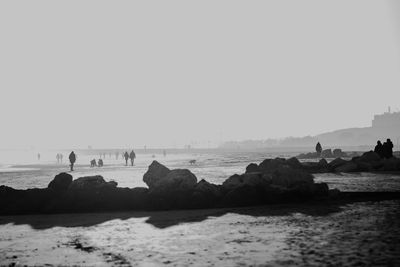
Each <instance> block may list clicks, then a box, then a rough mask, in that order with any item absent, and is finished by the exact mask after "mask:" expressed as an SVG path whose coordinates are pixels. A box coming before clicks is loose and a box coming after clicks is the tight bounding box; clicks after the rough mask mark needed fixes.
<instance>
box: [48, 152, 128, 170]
mask: <svg viewBox="0 0 400 267" xmlns="http://www.w3.org/2000/svg"><path fill="white" fill-rule="evenodd" d="M60 155H61V154H57V156H56V158H57V162H59V161H60V160H61V161H62V155H61V157H60ZM76 158H77V157H76V155H75V152H74V151H72V152H71V153H70V154H69V162H70V168H71V171H73V170H74V164H75V162H76ZM124 158H125V165H126V166H128V160H129V159H130V160H131V165H132V166H133V164H134V162H135V158H136V154H135V152H134V151H133V150H132V151H131V152H130V153H128V151H125V153H124ZM103 165H104V162H103V159H101V158H100V159H99V160H98V161H97V162H96V159H92V160H91V161H90V167H95V166H99V167H103Z"/></svg>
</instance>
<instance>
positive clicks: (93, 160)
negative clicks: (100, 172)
mask: <svg viewBox="0 0 400 267" xmlns="http://www.w3.org/2000/svg"><path fill="white" fill-rule="evenodd" d="M95 166H97V163H96V160H95V159H92V160H91V161H90V167H95Z"/></svg>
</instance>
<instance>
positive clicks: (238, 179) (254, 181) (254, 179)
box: [221, 173, 272, 192]
mask: <svg viewBox="0 0 400 267" xmlns="http://www.w3.org/2000/svg"><path fill="white" fill-rule="evenodd" d="M271 182H272V178H271V175H270V174H261V173H245V174H242V175H238V174H234V175H232V176H231V177H229V178H228V179H226V180H225V181H224V182H223V183H222V186H221V187H222V189H223V190H224V191H225V192H228V191H231V190H233V189H234V188H237V187H240V186H243V185H250V186H256V187H261V188H263V187H265V186H267V185H269V184H271Z"/></svg>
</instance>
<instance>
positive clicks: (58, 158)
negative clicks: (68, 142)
mask: <svg viewBox="0 0 400 267" xmlns="http://www.w3.org/2000/svg"><path fill="white" fill-rule="evenodd" d="M56 159H57V164H60V154H59V153H57V155H56Z"/></svg>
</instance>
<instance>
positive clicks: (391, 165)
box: [302, 151, 400, 173]
mask: <svg viewBox="0 0 400 267" xmlns="http://www.w3.org/2000/svg"><path fill="white" fill-rule="evenodd" d="M302 166H303V169H304V170H306V171H308V172H311V173H325V172H388V171H391V172H397V171H400V159H399V158H396V157H392V158H389V159H385V158H381V157H380V156H379V155H378V154H377V153H375V152H374V151H369V152H365V153H364V154H362V155H361V156H356V157H353V158H351V159H350V160H344V159H342V158H336V159H334V160H332V161H331V162H329V163H328V162H327V161H326V160H325V159H321V160H320V161H319V162H303V163H302Z"/></svg>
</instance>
